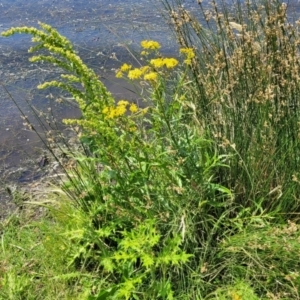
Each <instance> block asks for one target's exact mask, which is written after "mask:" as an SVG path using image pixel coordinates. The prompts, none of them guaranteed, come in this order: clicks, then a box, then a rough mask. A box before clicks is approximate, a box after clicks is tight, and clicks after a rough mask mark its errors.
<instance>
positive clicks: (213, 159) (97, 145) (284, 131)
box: [0, 0, 300, 300]
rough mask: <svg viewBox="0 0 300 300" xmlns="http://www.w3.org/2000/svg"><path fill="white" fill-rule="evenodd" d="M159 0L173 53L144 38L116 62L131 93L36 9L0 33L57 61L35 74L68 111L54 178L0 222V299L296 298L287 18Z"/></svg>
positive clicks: (249, 7) (281, 13) (259, 6)
mask: <svg viewBox="0 0 300 300" xmlns="http://www.w3.org/2000/svg"><path fill="white" fill-rule="evenodd" d="M163 2H164V3H165V6H166V12H168V13H169V14H170V18H171V19H172V20H173V25H174V32H175V34H176V36H177V38H178V42H179V45H180V47H181V50H180V54H179V55H178V57H177V58H171V57H164V56H162V55H161V53H160V51H159V49H160V45H159V44H158V43H157V42H155V41H144V42H142V43H141V47H142V49H141V54H140V55H141V57H143V60H142V61H143V65H141V66H140V67H132V66H130V65H127V64H123V65H122V66H120V69H119V70H118V71H117V73H116V76H117V77H122V78H123V79H126V80H128V81H129V82H131V83H132V84H133V85H134V86H135V87H136V90H137V91H140V97H141V98H143V99H144V100H145V104H146V107H145V108H140V107H137V106H136V105H134V104H131V103H129V102H128V101H127V100H126V99H124V100H121V101H119V102H116V101H115V99H114V98H113V96H112V95H111V94H110V93H109V92H108V91H107V89H106V88H105V86H104V85H103V84H102V82H101V81H99V79H98V78H97V76H96V74H95V73H94V72H93V71H92V70H91V69H89V68H87V67H86V65H85V64H84V63H83V61H82V60H81V59H80V57H79V56H78V55H77V54H76V53H75V51H74V50H73V47H72V44H71V43H70V42H69V41H68V40H67V39H66V38H64V37H62V36H61V35H60V34H59V33H58V32H57V31H56V30H55V29H53V28H52V27H50V26H49V25H46V24H42V23H41V24H40V26H41V29H36V28H28V27H19V28H12V29H10V30H8V31H6V32H4V33H2V35H4V36H10V35H12V34H15V33H26V34H30V35H32V36H33V42H35V43H36V45H35V46H34V47H32V48H31V49H30V52H37V55H36V56H33V57H32V59H31V61H33V62H40V61H42V62H48V63H50V64H54V65H56V66H59V67H61V69H62V75H61V77H60V78H58V79H57V80H55V81H51V82H46V83H43V84H41V85H40V86H39V88H41V89H43V88H48V87H55V88H58V89H63V90H66V91H68V92H69V93H70V94H71V95H72V97H73V98H74V101H76V102H77V104H78V106H79V107H80V109H81V112H82V117H81V118H80V119H72V120H65V121H64V123H65V124H67V125H69V126H71V127H72V128H73V129H74V131H76V133H77V137H78V140H77V144H78V145H76V149H77V150H75V149H72V147H71V145H66V147H68V149H69V150H68V152H67V154H66V155H67V157H68V160H69V162H71V163H69V164H68V165H65V164H64V162H63V161H61V160H60V157H56V159H57V161H59V162H60V164H61V168H63V169H64V171H65V173H66V176H65V180H64V182H63V183H60V184H59V185H57V186H51V188H49V189H48V192H47V193H46V195H47V196H46V197H44V198H45V200H42V199H37V200H35V201H27V202H26V204H27V205H28V206H27V209H25V210H24V209H23V210H19V211H17V212H16V214H14V215H12V216H11V218H9V219H8V220H6V221H5V222H3V224H2V229H1V230H2V235H1V246H2V250H3V251H2V252H1V254H0V255H1V258H0V261H1V264H0V270H1V272H0V297H2V298H3V299H56V298H57V299H90V300H91V299H94V300H96V299H99V300H100V299H232V300H241V299H253V300H254V299H299V298H300V296H299V289H300V279H299V278H300V277H299V272H298V270H299V267H300V266H299V239H300V233H299V232H300V231H299V225H298V213H299V200H298V198H299V180H298V178H299V171H298V169H299V168H298V167H299V163H298V161H299V159H298V156H299V142H298V130H299V129H298V127H299V124H298V123H299V122H298V109H297V105H298V104H297V99H298V91H299V82H298V81H299V80H298V79H299V76H298V74H299V49H298V44H300V39H299V36H298V25H297V24H295V25H291V24H289V23H288V22H287V20H286V8H285V6H283V5H281V4H280V3H277V2H276V1H273V0H268V1H263V2H260V3H250V2H246V3H245V4H242V3H240V2H236V3H235V4H234V5H233V6H231V7H230V9H229V7H228V6H227V5H226V4H225V3H222V2H221V3H219V4H217V3H214V2H212V3H211V14H210V16H208V15H207V14H206V9H207V7H203V6H202V4H199V13H200V14H201V13H202V19H203V20H204V21H205V22H204V24H203V23H202V24H201V23H200V21H199V19H196V18H195V17H193V16H192V15H191V14H190V13H189V12H188V11H186V10H185V9H184V8H183V7H182V6H181V4H182V3H181V1H179V0H178V1H174V2H172V1H168V0H164V1H163ZM199 18H200V19H201V16H200V17H199ZM40 50H43V52H42V53H43V54H39V51H40ZM137 58H139V57H137ZM49 147H50V146H49ZM78 149H79V150H78ZM80 149H81V150H80ZM50 150H51V149H50ZM53 154H54V153H53ZM33 204H34V205H35V206H34V207H39V206H42V207H44V208H45V212H44V214H43V215H41V216H39V217H36V218H34V219H33V218H32V217H28V213H29V212H30V211H31V210H32V205H33ZM22 207H23V205H22ZM2 298H1V299H2Z"/></svg>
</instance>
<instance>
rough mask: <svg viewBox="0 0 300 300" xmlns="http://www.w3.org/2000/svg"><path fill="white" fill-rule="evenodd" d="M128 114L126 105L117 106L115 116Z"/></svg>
mask: <svg viewBox="0 0 300 300" xmlns="http://www.w3.org/2000/svg"><path fill="white" fill-rule="evenodd" d="M125 113H126V106H125V105H117V106H116V108H115V116H116V117H119V116H123V115H124V114H125Z"/></svg>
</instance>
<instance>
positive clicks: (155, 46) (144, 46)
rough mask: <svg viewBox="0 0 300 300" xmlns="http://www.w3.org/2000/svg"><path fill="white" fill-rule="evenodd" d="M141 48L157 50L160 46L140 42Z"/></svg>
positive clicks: (148, 42) (156, 43)
mask: <svg viewBox="0 0 300 300" xmlns="http://www.w3.org/2000/svg"><path fill="white" fill-rule="evenodd" d="M141 46H142V48H144V49H150V50H157V49H159V48H160V44H159V43H158V42H156V41H147V40H145V41H141Z"/></svg>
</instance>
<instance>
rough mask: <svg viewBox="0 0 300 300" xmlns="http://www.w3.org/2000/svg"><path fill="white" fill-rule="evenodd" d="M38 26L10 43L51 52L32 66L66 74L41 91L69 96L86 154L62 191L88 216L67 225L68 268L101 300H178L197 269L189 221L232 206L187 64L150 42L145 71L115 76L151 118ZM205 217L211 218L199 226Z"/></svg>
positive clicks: (126, 67) (76, 156) (194, 230)
mask: <svg viewBox="0 0 300 300" xmlns="http://www.w3.org/2000/svg"><path fill="white" fill-rule="evenodd" d="M40 26H41V29H40V30H38V29H35V28H28V27H17V28H12V29H10V30H8V31H6V32H4V33H2V35H4V36H10V35H13V34H15V33H27V34H31V35H32V36H33V37H34V41H35V42H36V43H37V44H36V45H35V46H34V47H32V48H31V49H30V51H31V52H37V51H39V50H41V49H42V50H44V51H43V54H37V55H35V56H33V57H32V58H31V61H33V62H48V63H51V64H54V65H55V66H58V67H60V68H61V70H62V73H63V74H62V75H61V77H60V78H58V79H57V80H52V81H48V82H45V83H42V84H40V85H39V88H40V89H45V88H48V87H55V88H59V89H62V90H64V91H67V92H68V93H70V94H71V95H72V97H73V98H74V101H75V102H77V104H78V106H79V108H80V110H81V114H82V115H81V117H80V118H74V119H67V120H64V123H65V124H67V125H70V126H72V127H73V128H74V129H76V133H77V137H78V144H79V145H80V147H81V148H80V149H82V150H81V151H80V152H79V153H78V150H76V152H75V151H74V153H72V152H71V154H70V157H69V159H70V160H71V159H72V160H73V161H74V166H73V167H72V168H71V169H69V168H65V172H66V175H67V178H68V179H69V180H68V182H64V183H63V189H64V190H66V191H67V195H70V197H71V201H74V207H75V208H74V209H77V210H78V211H80V213H81V214H82V215H83V216H84V222H82V223H80V225H79V224H77V223H76V222H75V221H74V220H73V219H72V215H70V216H69V215H66V216H65V217H66V218H70V220H69V221H68V222H69V223H68V224H70V226H69V225H68V226H67V227H66V228H64V230H65V231H64V232H63V233H62V234H61V236H64V237H68V239H67V240H70V241H71V242H70V243H69V244H68V246H66V247H69V248H68V249H65V252H66V253H67V255H68V262H67V263H66V265H68V266H73V267H74V270H76V272H77V271H78V272H80V270H82V269H84V268H86V270H89V272H91V273H92V276H91V277H93V278H95V282H93V288H92V289H91V290H93V292H92V293H93V295H90V296H91V297H92V298H93V299H94V295H96V296H95V297H96V298H97V299H100V298H103V297H106V298H107V297H112V298H114V299H118V298H119V299H120V298H124V297H125V298H124V299H133V298H137V297H139V296H138V295H141V294H144V293H145V294H147V295H148V296H147V297H148V298H147V299H159V298H160V296H161V295H163V294H166V295H168V299H173V298H172V297H173V293H174V286H176V281H177V278H178V274H177V273H178V272H177V271H178V268H184V267H185V265H187V264H189V263H190V260H191V259H192V257H193V255H192V254H189V251H190V249H193V248H195V247H198V246H199V245H200V242H201V239H200V238H199V237H198V230H199V229H198V227H197V226H190V227H189V230H188V231H187V230H186V226H185V222H187V224H188V223H189V224H191V222H190V220H187V221H185V216H186V215H187V214H188V213H189V212H190V211H196V210H197V209H198V207H200V206H201V205H202V204H201V201H202V199H214V200H215V199H216V197H225V198H227V197H230V196H231V194H230V191H229V190H226V188H224V187H220V186H218V185H216V184H213V183H212V181H213V178H214V176H213V169H214V168H215V167H216V166H221V165H222V162H221V158H219V157H216V156H215V154H214V151H212V149H211V145H210V144H209V143H208V142H207V141H206V140H204V139H203V138H202V136H201V135H200V134H199V128H198V123H197V124H196V123H195V122H194V121H193V120H194V116H195V114H194V111H193V109H191V106H190V105H188V104H187V103H186V102H187V101H185V99H186V97H185V89H184V88H183V87H184V86H185V85H187V84H188V82H186V69H187V67H186V66H185V67H184V71H180V69H179V67H180V65H182V64H180V62H179V60H177V59H176V58H172V57H162V56H161V55H160V54H159V52H158V50H159V49H160V44H159V43H158V42H156V41H151V40H146V41H142V43H141V47H142V48H143V50H142V51H147V53H148V54H147V55H146V58H147V60H146V64H145V65H144V66H140V67H134V66H132V65H131V64H129V63H124V64H123V65H122V66H121V67H120V69H119V70H118V71H117V73H116V77H118V78H125V79H127V80H128V81H129V82H131V83H132V84H134V85H139V84H140V83H141V82H142V84H141V85H139V89H137V90H139V91H142V93H141V94H140V95H139V96H140V97H141V98H144V100H145V103H146V108H140V107H139V106H138V105H137V104H135V103H131V102H129V101H127V100H124V99H123V100H120V101H116V99H115V98H114V97H113V96H112V94H111V93H110V92H109V91H108V90H107V89H106V87H105V86H104V84H103V83H102V82H101V81H100V80H99V78H98V76H97V75H96V74H95V72H94V71H92V70H91V69H89V68H88V67H87V66H86V65H85V64H84V63H83V61H82V60H81V59H80V57H79V56H78V55H77V54H76V52H75V51H74V49H73V47H72V44H71V43H70V42H69V41H68V40H67V39H66V38H64V37H62V36H61V35H60V34H59V33H58V32H57V31H56V30H55V29H54V28H52V27H51V26H49V25H47V24H43V23H40ZM45 53H46V54H45ZM47 53H48V54H47ZM189 53H190V52H188V53H187V56H188V57H190V58H191V54H189ZM78 83H80V85H79V84H78ZM145 89H147V90H146V91H145ZM70 147H71V145H68V149H70ZM56 159H57V161H60V160H59V158H57V157H56ZM62 168H63V166H62ZM216 191H218V196H216V193H215V192H216ZM202 215H203V209H202V211H201V215H197V218H198V219H199V222H198V221H197V224H198V223H201V222H202V221H201V220H202V219H201V218H202ZM204 215H205V214H204ZM193 218H194V217H193ZM179 223H180V224H181V225H180V227H179V226H178V224H179ZM77 226H78V227H79V228H78V227H77ZM195 236H197V238H195ZM187 246H188V247H187ZM186 249H187V250H186ZM78 266H80V269H79V267H78ZM63 275H64V274H63ZM153 276H155V278H156V277H157V278H159V281H160V284H159V285H157V284H156V282H154V281H153V278H154V277H153ZM98 278H101V279H100V280H98ZM98 287H99V288H98Z"/></svg>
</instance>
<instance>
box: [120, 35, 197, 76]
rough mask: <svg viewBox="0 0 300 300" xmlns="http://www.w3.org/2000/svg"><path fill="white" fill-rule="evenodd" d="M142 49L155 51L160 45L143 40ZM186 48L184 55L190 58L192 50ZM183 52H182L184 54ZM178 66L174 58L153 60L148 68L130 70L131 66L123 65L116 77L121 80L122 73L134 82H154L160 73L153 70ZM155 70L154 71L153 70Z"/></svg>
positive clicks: (144, 52) (145, 52)
mask: <svg viewBox="0 0 300 300" xmlns="http://www.w3.org/2000/svg"><path fill="white" fill-rule="evenodd" d="M141 46H142V48H144V49H146V50H157V49H159V48H160V44H159V43H158V42H156V41H151V40H149V41H148V40H145V41H142V42H141ZM188 49H190V48H186V50H184V51H187V52H186V55H187V57H188V58H191V57H192V54H193V52H191V51H193V49H190V50H188ZM184 51H183V52H184ZM142 54H145V55H146V54H149V53H148V52H147V51H142ZM177 65H178V60H177V59H175V58H154V59H151V60H150V64H149V65H148V66H144V67H141V68H132V66H131V65H128V64H123V65H122V66H121V68H120V69H119V70H118V71H117V73H116V77H117V78H122V77H123V76H124V73H127V77H128V78H129V79H130V80H136V79H141V78H143V79H144V80H148V81H152V82H153V81H156V80H157V78H158V75H159V73H160V72H156V70H155V69H159V68H163V67H166V68H167V69H172V68H175V67H176V66H177ZM154 68H155V69H154Z"/></svg>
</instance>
